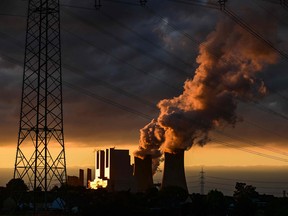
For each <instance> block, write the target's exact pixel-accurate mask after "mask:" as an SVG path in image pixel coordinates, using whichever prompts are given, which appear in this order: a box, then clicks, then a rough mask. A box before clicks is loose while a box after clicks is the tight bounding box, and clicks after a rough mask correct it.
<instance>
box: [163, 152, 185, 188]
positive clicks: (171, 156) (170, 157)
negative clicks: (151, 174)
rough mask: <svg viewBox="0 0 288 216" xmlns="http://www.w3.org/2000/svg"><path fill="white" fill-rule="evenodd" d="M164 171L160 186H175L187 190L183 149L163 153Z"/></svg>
mask: <svg viewBox="0 0 288 216" xmlns="http://www.w3.org/2000/svg"><path fill="white" fill-rule="evenodd" d="M164 157H165V161H164V172H163V179H162V186H161V187H162V188H165V187H169V186H176V187H180V188H183V189H184V190H186V191H188V189H187V184H186V178H185V171H184V150H182V149H178V150H177V151H176V150H175V151H174V153H168V152H165V153H164Z"/></svg>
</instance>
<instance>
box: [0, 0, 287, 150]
mask: <svg viewBox="0 0 288 216" xmlns="http://www.w3.org/2000/svg"><path fill="white" fill-rule="evenodd" d="M130 2H131V3H134V4H138V3H139V2H138V1H132V0H131V1H130ZM203 2H204V1H203ZM61 4H62V5H70V6H71V5H72V6H73V5H76V6H80V7H85V8H91V9H93V6H94V5H93V2H92V3H91V1H76V0H70V1H61ZM239 4H240V3H239ZM248 5H249V6H251V5H250V4H248ZM148 6H149V8H151V9H152V11H155V12H156V14H155V13H153V12H151V10H147V9H145V8H142V7H140V6H136V5H135V6H133V5H128V4H120V3H115V2H109V1H103V7H102V9H101V11H102V12H101V11H100V12H99V11H94V10H86V9H81V8H80V7H78V8H75V7H74V8H73V7H65V6H62V7H61V10H62V11H61V21H62V23H61V27H62V31H61V33H62V51H63V52H62V58H63V79H64V81H67V82H69V83H72V84H73V85H75V86H78V87H81V88H84V89H85V90H89V91H90V92H92V93H94V94H97V95H100V96H102V97H105V98H107V99H109V100H112V101H115V102H116V103H118V104H121V105H125V106H127V107H129V108H131V109H134V110H137V111H139V112H142V113H145V114H147V115H149V116H151V117H154V118H155V117H157V116H158V112H159V111H158V110H157V109H153V108H152V107H151V106H150V105H151V104H152V106H153V104H154V105H155V108H156V104H157V103H158V102H159V101H160V100H161V99H164V98H172V97H174V96H177V95H179V94H180V93H181V91H182V86H183V83H184V81H185V80H186V79H187V78H192V77H193V75H194V69H195V67H196V66H197V64H196V61H195V59H196V56H197V55H198V46H199V44H200V43H202V42H203V41H204V40H205V38H206V36H207V35H208V34H209V33H210V32H211V31H213V30H214V29H215V24H216V22H217V20H218V19H219V17H221V16H224V15H223V14H221V12H220V11H218V10H211V9H209V8H203V7H197V6H192V5H185V4H179V3H173V2H170V1H165V2H164V1H156V0H155V1H149V4H148ZM231 6H232V7H234V5H231ZM237 6H238V5H237ZM26 7H27V1H20V0H10V1H8V0H1V1H0V11H1V12H3V13H11V14H19V15H24V14H26ZM251 7H252V6H251ZM253 7H254V6H253ZM235 8H236V9H237V7H235ZM235 8H233V9H235ZM257 10H259V9H257ZM107 15H108V16H107ZM160 16H161V17H163V19H162V18H161V17H160ZM25 22H26V19H25V18H21V17H10V16H0V33H1V32H3V33H6V34H8V35H11V36H13V38H15V40H17V41H19V43H20V46H17V45H15V41H14V42H13V40H11V38H10V39H5V38H3V37H0V46H1V48H0V54H1V53H2V54H5V55H8V56H10V57H13V58H16V59H17V60H18V61H20V62H21V61H23V59H24V57H23V55H24V37H25V27H26V24H25ZM171 26H173V27H176V29H175V28H173V27H171ZM133 31H134V32H133ZM181 31H182V32H186V33H187V34H189V35H190V36H191V38H193V41H192V40H191V38H189V37H190V36H188V37H187V35H186V36H185V34H183V33H181ZM71 33H72V34H71ZM135 33H136V34H135ZM73 34H74V35H73ZM75 35H76V37H75ZM279 35H280V39H281V46H282V47H283V49H284V48H285V46H286V47H287V40H286V42H285V39H284V38H285V36H286V35H287V31H286V30H285V28H282V27H281V26H280V27H279ZM0 36H1V35H0ZM79 37H80V38H83V39H84V40H85V41H83V40H81V39H79ZM143 38H144V40H143ZM151 42H152V43H151ZM155 45H156V46H155ZM21 46H22V48H21ZM159 47H161V49H159ZM285 49H286V48H285ZM167 52H168V53H167ZM169 53H172V55H171V54H169ZM175 56H176V57H175ZM0 65H1V71H0V74H1V86H0V92H1V94H0V100H1V117H2V118H3V119H4V118H5V122H10V127H9V128H10V129H9V131H8V130H7V129H5V128H4V127H2V130H1V139H2V140H4V137H5V136H6V135H5V134H8V132H9V136H10V137H11V139H10V140H13V141H14V140H16V136H17V130H18V119H17V117H15V116H17V115H18V112H19V111H17V110H19V109H20V108H19V105H20V94H21V92H20V91H21V87H19V85H20V86H21V80H22V75H21V73H22V68H20V66H14V65H13V63H11V62H7V61H6V60H5V59H2V58H1V56H0ZM285 66H286V68H287V63H282V64H281V65H279V66H278V68H277V71H271V70H270V69H269V68H268V69H267V73H266V74H267V76H268V78H269V80H268V81H269V83H271V85H272V86H277V88H278V89H281V90H284V89H286V87H285V80H284V79H280V80H278V79H277V76H274V74H275V73H278V72H280V74H282V73H284V69H283V68H285ZM71 67H73V68H74V69H75V68H76V69H75V70H74V71H73V72H71V70H70V69H71ZM275 67H276V66H275ZM4 71H6V72H4ZM7 72H8V74H10V73H11V74H14V75H13V76H12V75H7ZM2 77H3V81H2ZM270 78H271V79H270ZM287 78H288V77H287ZM263 79H265V77H264V78H263ZM101 80H102V81H101ZM159 80H160V81H159ZM7 83H9V85H8V84H7ZM105 83H109V84H110V85H112V86H114V87H116V88H114V87H113V88H111V87H107V85H106V84H105ZM164 83H166V84H164ZM167 84H168V85H169V86H168V85H167ZM278 84H280V85H278ZM117 88H119V89H121V90H123V91H126V92H128V93H129V94H133V95H135V96H136V97H138V98H139V99H135V98H134V99H133V98H131V97H128V96H127V95H126V94H125V93H123V92H122V93H121V91H117ZM2 92H3V93H2ZM275 100H276V99H275ZM147 101H148V102H149V105H148V104H147V103H146V102H147ZM284 104H285V103H284V102H279V104H278V105H279V106H283V105H284ZM2 106H3V108H2ZM9 107H10V109H9ZM12 110H15V111H13V112H12ZM240 111H241V110H240ZM11 112H12V113H13V114H11ZM251 112H253V113H254V111H253V110H252V111H251ZM64 117H65V118H64V122H65V125H64V128H65V136H66V141H70V142H73V141H75V140H76V141H77V142H81V144H83V145H84V144H86V145H94V144H95V143H104V142H107V140H109V141H111V143H113V142H114V143H121V142H127V143H131V142H134V143H135V147H136V146H137V144H138V139H139V129H140V128H143V127H144V125H146V124H147V123H148V122H150V120H148V119H143V118H141V117H139V116H137V115H134V114H132V113H130V112H127V111H124V110H122V109H119V108H118V107H115V106H111V105H108V104H107V103H104V102H102V101H99V100H97V99H95V98H93V97H89V96H87V95H85V94H83V92H81V91H79V90H77V89H73V88H72V89H71V88H69V87H67V86H65V85H64ZM151 120H152V119H151ZM11 128H13V129H11ZM250 136H251V137H252V138H253V134H251V135H250ZM6 140H8V139H5V142H6Z"/></svg>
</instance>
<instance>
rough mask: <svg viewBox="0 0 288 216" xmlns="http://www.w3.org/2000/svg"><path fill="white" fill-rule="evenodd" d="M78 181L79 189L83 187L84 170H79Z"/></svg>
mask: <svg viewBox="0 0 288 216" xmlns="http://www.w3.org/2000/svg"><path fill="white" fill-rule="evenodd" d="M79 181H80V185H81V187H83V186H84V170H83V169H79Z"/></svg>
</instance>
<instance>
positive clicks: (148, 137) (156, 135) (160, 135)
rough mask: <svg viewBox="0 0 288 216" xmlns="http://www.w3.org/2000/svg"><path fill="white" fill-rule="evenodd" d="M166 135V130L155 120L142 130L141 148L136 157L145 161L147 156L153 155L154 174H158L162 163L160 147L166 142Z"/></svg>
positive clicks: (135, 153)
mask: <svg viewBox="0 0 288 216" xmlns="http://www.w3.org/2000/svg"><path fill="white" fill-rule="evenodd" d="M164 135H165V131H164V129H163V128H162V127H160V125H159V124H158V122H157V120H155V119H153V120H152V121H151V122H150V123H149V124H147V125H146V126H145V127H144V128H142V129H140V140H139V148H138V149H137V150H136V151H135V152H134V156H136V157H139V158H141V159H144V158H145V156H146V155H151V157H152V172H153V174H155V173H156V171H157V168H158V166H159V164H160V161H161V160H160V157H161V155H162V153H161V152H160V147H161V145H162V144H163V142H164V140H165V136H164Z"/></svg>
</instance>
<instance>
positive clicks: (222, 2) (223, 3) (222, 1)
mask: <svg viewBox="0 0 288 216" xmlns="http://www.w3.org/2000/svg"><path fill="white" fill-rule="evenodd" d="M226 2H227V0H218V3H219V5H220V10H225V6H226Z"/></svg>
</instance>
